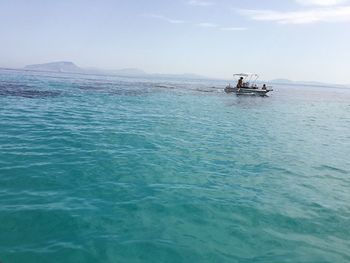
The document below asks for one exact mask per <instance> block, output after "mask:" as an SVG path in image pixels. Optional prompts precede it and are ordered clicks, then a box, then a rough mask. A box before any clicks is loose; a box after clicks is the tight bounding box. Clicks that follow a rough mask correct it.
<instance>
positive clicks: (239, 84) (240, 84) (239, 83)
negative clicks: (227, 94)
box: [237, 77, 243, 91]
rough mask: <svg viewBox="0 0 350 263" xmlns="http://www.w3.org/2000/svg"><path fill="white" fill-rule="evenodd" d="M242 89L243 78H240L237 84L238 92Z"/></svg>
mask: <svg viewBox="0 0 350 263" xmlns="http://www.w3.org/2000/svg"><path fill="white" fill-rule="evenodd" d="M242 87H243V77H240V78H239V80H238V83H237V89H238V91H240V90H241V88H242Z"/></svg>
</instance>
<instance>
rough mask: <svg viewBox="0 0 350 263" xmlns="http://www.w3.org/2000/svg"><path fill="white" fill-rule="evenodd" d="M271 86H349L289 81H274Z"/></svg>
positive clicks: (271, 81)
mask: <svg viewBox="0 0 350 263" xmlns="http://www.w3.org/2000/svg"><path fill="white" fill-rule="evenodd" d="M269 83H270V84H280V85H283V84H284V85H296V86H300V85H302V86H319V87H346V86H347V85H341V84H330V83H324V82H318V81H294V80H289V79H273V80H270V81H269Z"/></svg>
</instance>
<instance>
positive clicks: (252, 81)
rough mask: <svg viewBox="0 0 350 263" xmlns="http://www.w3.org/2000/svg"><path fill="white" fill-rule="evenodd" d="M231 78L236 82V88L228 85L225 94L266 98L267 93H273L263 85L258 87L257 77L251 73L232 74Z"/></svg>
mask: <svg viewBox="0 0 350 263" xmlns="http://www.w3.org/2000/svg"><path fill="white" fill-rule="evenodd" d="M233 78H234V80H235V81H237V85H236V86H231V85H230V84H229V85H228V86H226V88H225V92H226V93H236V94H237V95H252V96H262V97H264V96H267V93H269V92H270V91H273V89H272V88H271V87H267V86H266V85H265V84H264V85H263V86H261V87H258V85H257V83H256V82H257V80H258V78H259V75H257V74H252V73H239V74H233Z"/></svg>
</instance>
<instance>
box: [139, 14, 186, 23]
mask: <svg viewBox="0 0 350 263" xmlns="http://www.w3.org/2000/svg"><path fill="white" fill-rule="evenodd" d="M144 16H146V17H151V18H156V19H160V20H163V21H166V22H168V23H171V24H184V23H186V21H184V20H179V19H172V18H169V17H166V16H163V15H154V14H147V15H144Z"/></svg>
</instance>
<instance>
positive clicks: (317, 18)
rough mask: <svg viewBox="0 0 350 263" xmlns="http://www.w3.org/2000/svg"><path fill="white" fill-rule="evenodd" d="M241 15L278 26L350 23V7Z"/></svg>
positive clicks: (256, 11)
mask: <svg viewBox="0 0 350 263" xmlns="http://www.w3.org/2000/svg"><path fill="white" fill-rule="evenodd" d="M239 12H240V13H241V14H242V15H245V16H248V17H250V18H251V19H253V20H258V21H274V22H277V23H280V24H310V23H316V22H344V21H350V6H343V7H331V8H317V9H311V10H305V11H288V12H282V11H273V10H246V9H245V10H239Z"/></svg>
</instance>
